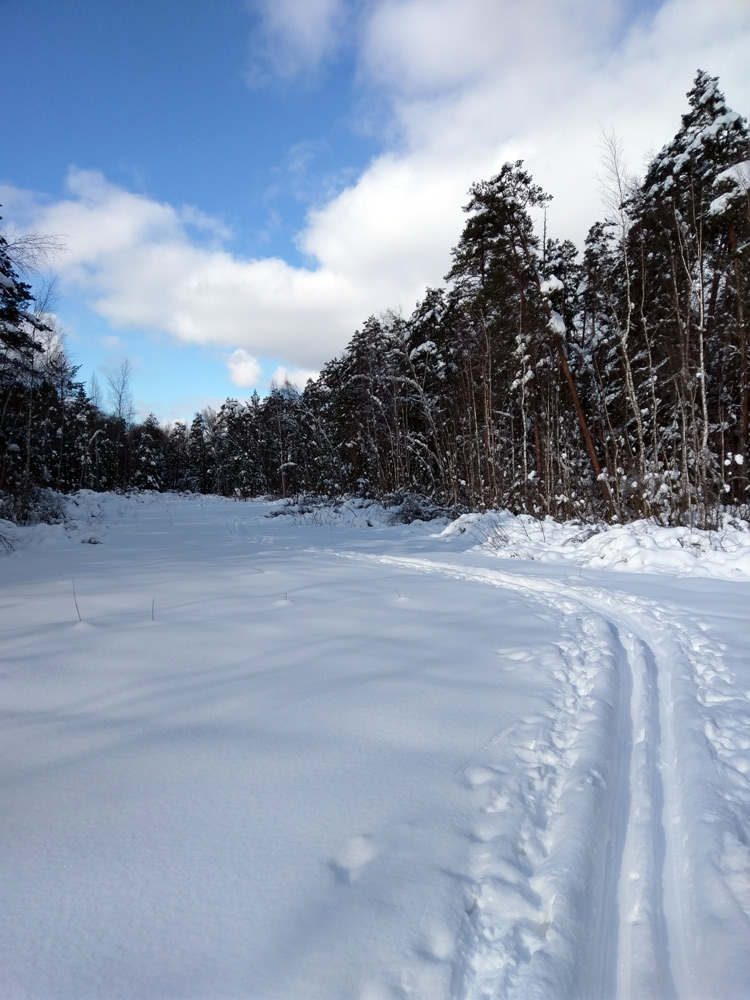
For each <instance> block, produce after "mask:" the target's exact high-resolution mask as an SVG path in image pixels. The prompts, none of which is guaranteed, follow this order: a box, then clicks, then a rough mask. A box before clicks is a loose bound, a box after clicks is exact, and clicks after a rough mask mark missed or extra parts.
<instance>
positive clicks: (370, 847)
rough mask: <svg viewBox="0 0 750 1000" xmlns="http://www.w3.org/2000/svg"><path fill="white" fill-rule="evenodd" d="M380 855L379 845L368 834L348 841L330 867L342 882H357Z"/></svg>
mask: <svg viewBox="0 0 750 1000" xmlns="http://www.w3.org/2000/svg"><path fill="white" fill-rule="evenodd" d="M379 854H380V846H379V844H377V843H376V841H374V840H373V838H372V837H368V836H367V834H360V835H359V836H357V837H352V838H351V839H350V840H347V841H346V843H345V844H344V845H343V846H342V847H341V849H340V850H339V852H338V854H337V855H336V856H335V857H334V859H333V860H332V861H331V863H330V866H331V868H332V869H333V872H334V874H335V875H336V878H337V879H338V880H339V881H340V882H355V881H356V880H357V879H358V878H359V876H360V875H361V874H362V871H363V869H364V868H366V866H367V865H369V863H370V862H371V861H372V860H373V859H374V858H376V857H377V856H378V855H379Z"/></svg>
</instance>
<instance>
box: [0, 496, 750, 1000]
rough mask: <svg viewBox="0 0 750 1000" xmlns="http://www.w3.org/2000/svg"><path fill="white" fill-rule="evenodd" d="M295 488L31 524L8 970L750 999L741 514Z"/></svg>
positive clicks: (368, 989)
mask: <svg viewBox="0 0 750 1000" xmlns="http://www.w3.org/2000/svg"><path fill="white" fill-rule="evenodd" d="M280 510H283V508H281V507H279V506H278V505H277V506H274V505H272V504H264V503H260V502H249V503H235V502H231V501H228V500H220V499H215V498H206V497H176V496H157V495H153V496H151V495H143V496H140V497H130V498H126V497H118V496H113V495H95V494H91V493H84V494H79V495H78V497H77V501H76V504H75V505H74V504H72V503H71V506H70V520H69V522H68V524H67V525H66V526H56V527H50V526H42V525H40V526H37V527H34V528H29V529H16V528H12V527H11V526H8V525H5V529H7V534H8V535H9V536H10V537H11V539H12V540H13V542H14V545H15V550H14V551H13V552H11V553H10V554H8V555H3V556H1V557H0V584H1V587H0V690H1V691H2V697H1V698H0V706H1V707H2V725H1V726H0V773H1V775H2V789H1V791H0V873H1V874H0V900H1V901H2V905H1V906H0V997H2V998H3V1000H42V998H43V1000H48V998H49V1000H118V998H123V1000H139V998H154V1000H166V998H170V1000H182V998H207V1000H214V998H216V1000H219V998H222V1000H224V998H249V1000H447V998H453V1000H505V998H516V1000H556V998H569V1000H613V998H616V1000H625V998H628V1000H675V998H679V1000H746V998H748V997H750V846H749V845H750V628H749V627H748V618H749V617H750V533H748V532H747V531H743V530H741V526H737V527H735V528H729V527H728V528H726V529H725V530H724V531H723V532H717V533H712V534H710V535H703V534H701V533H699V532H685V531H683V532H679V531H666V530H663V529H655V528H652V527H648V526H646V525H636V526H634V527H631V528H620V529H614V530H612V531H607V532H600V533H597V534H593V535H592V534H590V532H589V531H587V530H584V529H582V528H581V527H580V526H578V527H571V526H564V527H563V526H555V525H552V524H551V523H550V522H547V523H545V524H544V525H538V524H535V523H534V522H531V521H529V520H525V519H513V518H510V517H508V516H504V515H487V516H485V517H483V518H479V517H465V518H462V519H460V520H459V521H457V522H454V523H453V524H451V525H447V524H445V523H439V522H433V523H431V524H424V523H421V522H417V523H415V524H412V525H408V526H406V525H398V526H393V525H389V524H387V522H386V517H385V514H384V513H383V512H382V511H381V510H379V509H377V508H374V507H373V508H365V507H355V506H353V505H350V506H349V507H347V508H343V509H342V510H341V511H340V512H339V513H336V512H333V511H330V510H328V511H317V512H310V513H308V514H305V515H293V514H289V513H286V514H281V515H279V516H271V515H273V514H277V513H278V512H279V511H280ZM0 529H2V526H0ZM511 557H512V558H511ZM79 615H80V620H79Z"/></svg>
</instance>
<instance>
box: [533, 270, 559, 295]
mask: <svg viewBox="0 0 750 1000" xmlns="http://www.w3.org/2000/svg"><path fill="white" fill-rule="evenodd" d="M564 289H565V285H563V283H562V281H560V279H559V278H558V277H556V276H555V275H554V274H553V275H552V276H551V277H550V278H547V280H546V281H543V282H542V283H541V284H540V286H539V291H540V292H541V293H542V295H544V296H550V295H552V294H553V293H554V292H562V291H563V290H564Z"/></svg>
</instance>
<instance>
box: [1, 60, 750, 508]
mask: <svg viewBox="0 0 750 1000" xmlns="http://www.w3.org/2000/svg"><path fill="white" fill-rule="evenodd" d="M687 96H688V110H687V111H686V113H685V114H684V115H683V116H682V124H681V127H680V129H679V131H678V132H677V134H676V135H675V136H674V138H673V139H672V140H671V141H670V142H669V143H667V145H665V146H664V148H663V149H662V150H661V151H660V152H659V153H658V154H657V155H656V156H655V157H654V158H653V160H652V161H651V163H650V164H649V165H648V168H647V169H646V172H645V176H644V178H643V179H642V180H641V181H635V180H632V179H630V178H629V177H628V176H627V175H626V174H625V171H624V169H623V166H622V162H621V156H620V151H619V149H618V146H617V142H616V140H615V139H609V140H608V141H607V158H608V165H607V174H608V189H609V202H610V204H609V205H608V211H607V217H606V218H605V219H604V221H601V222H597V223H595V224H594V225H593V226H592V227H591V229H590V231H589V233H588V236H587V238H586V241H585V244H584V246H583V250H582V252H580V253H579V251H578V250H577V248H576V247H575V246H574V245H573V243H572V242H570V241H568V240H555V239H548V238H546V235H545V226H544V212H545V207H546V205H547V203H548V202H549V200H550V198H549V196H548V195H547V194H546V193H545V192H544V191H542V190H541V188H540V187H539V186H538V185H537V184H535V182H534V180H533V178H532V177H531V176H530V174H529V173H528V172H527V171H526V170H525V169H524V165H523V163H522V162H521V161H518V162H516V163H508V164H505V165H504V166H503V167H502V169H501V170H500V172H499V173H498V174H497V175H496V176H494V177H493V178H491V179H490V180H487V181H480V182H478V183H476V184H474V185H473V186H472V187H471V189H470V192H469V201H468V203H467V205H466V206H465V212H466V222H465V225H464V228H463V232H462V233H461V236H460V238H459V241H458V243H457V244H456V246H455V247H454V248H453V251H452V266H451V269H450V271H449V273H448V274H447V275H446V277H445V284H444V286H442V287H439V288H432V289H428V290H427V291H426V292H425V294H424V297H423V299H422V301H421V302H420V303H419V304H418V305H417V307H416V309H415V310H414V312H413V313H412V315H411V316H409V317H404V316H401V315H399V314H396V313H388V312H386V313H384V314H383V315H381V316H378V317H370V318H369V319H368V320H367V321H366V322H365V323H364V324H363V325H362V327H361V329H360V330H358V331H357V332H356V333H355V334H354V336H353V337H352V339H351V341H350V343H349V345H348V346H347V348H346V349H345V350H344V351H343V353H342V354H341V355H340V356H338V357H337V358H334V359H333V360H331V361H329V362H328V363H327V364H326V365H325V366H324V367H323V370H322V371H321V373H320V375H319V377H318V378H317V379H316V380H314V381H310V382H308V384H307V385H306V386H305V388H304V389H302V390H299V389H297V388H295V387H294V386H291V385H289V384H285V385H282V386H277V387H275V388H273V389H272V391H271V392H270V394H269V395H268V396H267V397H265V398H260V397H259V396H258V395H257V393H256V394H254V395H253V396H252V398H250V399H249V400H246V401H243V402H240V401H238V400H227V401H226V402H225V403H224V405H223V406H221V407H220V409H219V410H218V411H214V410H210V409H207V410H204V411H203V412H202V413H200V414H197V415H196V416H195V419H194V420H193V421H192V424H191V425H190V426H187V425H186V424H183V423H177V424H175V425H173V426H171V427H163V426H161V425H160V424H159V422H158V420H157V419H156V417H154V416H153V415H150V416H149V417H148V419H146V420H145V421H143V422H140V423H137V422H134V421H133V420H132V413H131V412H128V411H127V406H124V405H123V398H122V397H123V391H122V390H126V389H127V382H126V381H125V385H123V384H122V382H123V377H126V376H127V372H125V373H123V372H121V373H120V375H121V378H120V383H119V388H120V390H121V391H120V394H119V404H118V403H117V400H118V393H117V388H118V382H117V380H116V379H115V380H114V381H111V384H110V386H109V389H110V394H109V395H110V401H112V400H114V401H115V403H116V404H117V405H114V406H110V408H109V411H106V410H105V408H104V407H103V406H102V405H101V402H100V400H98V399H97V398H92V393H91V392H90V391H89V393H87V392H86V390H85V388H84V386H83V384H82V383H80V382H78V381H76V374H77V371H76V368H75V366H73V365H71V364H70V362H69V361H68V359H67V357H66V355H65V352H64V349H63V348H62V346H61V343H60V341H59V339H55V338H54V337H52V338H50V335H49V334H50V331H49V330H48V328H47V327H46V326H45V322H44V314H43V313H40V311H39V310H37V311H36V312H35V311H34V310H33V308H32V305H33V300H32V298H31V290H30V288H29V286H28V285H26V284H25V283H24V282H23V281H21V280H20V279H19V278H18V266H17V265H18V260H17V257H14V248H13V247H12V246H11V245H10V244H9V243H8V241H7V240H5V239H3V238H2V237H0V303H1V304H0V347H1V353H0V389H1V391H2V397H1V399H2V402H1V410H0V446H1V447H2V455H3V458H2V467H1V468H0V490H2V494H3V496H4V498H5V500H4V502H5V509H6V511H7V510H9V509H11V508H13V507H14V505H15V507H17V508H18V509H19V510H21V509H22V508H23V506H24V503H26V504H28V497H29V496H31V495H32V494H33V492H34V491H35V490H38V489H39V488H40V487H53V488H55V489H58V490H62V491H70V490H75V489H79V488H82V487H84V488H90V489H95V490H103V489H119V488H133V487H136V488H144V489H157V490H193V491H199V492H204V493H219V494H224V495H227V496H232V495H236V496H243V497H247V496H254V495H261V494H264V495H272V496H279V497H288V496H296V495H299V494H303V493H307V494H317V495H325V496H336V495H341V494H351V493H357V494H360V495H367V496H373V497H382V496H385V495H388V494H398V493H403V492H404V491H409V492H412V493H416V494H420V495H422V496H425V497H428V498H430V499H431V500H432V501H433V502H434V503H436V504H438V505H441V506H443V507H448V508H451V509H453V510H467V509H485V508H494V507H502V508H508V509H510V510H513V511H515V512H525V513H530V514H533V515H535V516H544V515H552V516H554V517H556V518H561V519H568V518H574V517H575V518H582V519H587V520H591V519H601V518H606V519H611V520H620V521H627V520H632V519H634V518H638V517H656V518H659V519H660V520H661V521H662V522H663V523H698V524H703V525H711V524H712V523H715V522H716V520H717V518H718V517H719V516H720V515H721V513H722V511H723V510H726V509H728V508H729V509H731V510H733V511H735V512H737V513H739V514H740V515H741V516H745V517H747V516H748V512H749V511H750V506H749V505H750V479H749V478H748V473H749V471H750V470H749V469H748V461H750V456H749V455H748V421H749V410H750V376H749V374H748V358H749V352H750V346H749V344H748V323H749V322H750V133H749V131H748V123H747V120H746V119H745V118H743V117H742V116H741V115H739V114H737V113H736V112H733V111H732V110H731V109H730V108H729V107H728V106H727V104H726V101H725V98H724V95H723V94H722V93H721V91H720V89H719V86H718V80H717V79H716V78H714V77H711V76H710V75H709V74H707V73H705V72H702V71H700V72H698V74H697V76H696V78H695V81H694V84H693V87H692V89H691V90H690V91H689V93H688V95H687ZM540 230H541V231H540ZM93 395H94V396H95V395H96V394H93ZM126 395H127V393H126V392H125V396H126ZM6 516H7V513H6Z"/></svg>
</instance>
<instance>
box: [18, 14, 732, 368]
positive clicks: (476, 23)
mask: <svg viewBox="0 0 750 1000" xmlns="http://www.w3.org/2000/svg"><path fill="white" fill-rule="evenodd" d="M349 9H350V11H353V10H356V11H358V12H359V16H360V22H359V34H358V35H357V38H358V39H359V43H358V44H359V49H358V58H359V67H360V70H359V73H360V87H361V88H362V90H363V92H367V91H368V89H369V91H370V92H373V93H376V94H377V96H378V98H379V99H380V100H385V102H386V105H387V107H388V108H389V109H390V112H389V113H390V126H391V131H390V133H389V134H390V135H391V137H396V138H395V139H393V142H392V143H391V146H390V148H389V149H388V150H387V151H386V152H384V153H383V154H382V155H381V156H379V157H377V158H376V159H375V160H374V161H373V162H372V163H371V164H370V165H369V166H368V168H367V169H366V170H365V171H364V172H363V173H362V175H361V176H360V177H359V178H358V179H357V180H356V182H355V183H353V184H351V185H349V186H348V187H347V188H345V189H344V190H343V191H342V192H340V193H339V194H337V195H336V196H335V197H333V198H331V199H330V200H329V201H328V202H327V203H326V204H323V205H322V206H320V207H316V208H315V209H314V210H311V211H310V213H309V216H308V219H307V225H306V227H305V228H304V230H303V231H302V232H301V233H300V234H299V237H298V243H299V247H300V249H301V250H302V251H303V252H304V253H305V254H306V255H308V258H309V259H310V261H311V262H312V263H311V266H310V268H301V267H295V266H292V265H290V264H288V263H286V262H285V261H283V260H280V259H277V258H266V259H258V260H243V259H239V258H238V257H236V256H233V255H232V254H230V253H229V252H227V251H226V250H223V249H222V248H221V240H222V239H223V237H224V236H225V235H226V233H225V232H224V230H223V227H222V225H221V223H220V222H218V221H217V220H213V219H210V218H207V217H205V216H204V215H203V214H202V213H200V212H198V210H195V209H190V208H185V207H182V208H176V207H173V206H170V205H167V204H161V203H158V202H155V201H153V200H151V199H148V198H146V197H144V196H142V195H136V194H133V193H131V192H129V191H126V190H124V189H123V188H121V187H118V186H116V185H114V184H111V183H109V182H108V181H107V180H106V179H105V178H104V177H102V176H101V175H100V174H98V173H95V172H91V171H72V172H71V175H70V178H69V197H68V198H66V199H65V200H63V201H60V202H57V203H55V204H51V205H50V204H44V203H43V202H39V201H35V199H34V198H33V196H31V195H30V194H29V193H28V192H13V191H10V192H8V191H6V192H5V193H3V192H2V191H0V200H2V201H3V202H4V203H5V204H6V205H8V206H9V207H11V208H18V210H19V211H21V210H25V211H26V212H27V213H29V212H31V214H32V215H33V218H31V220H30V221H31V224H32V226H33V227H34V228H37V229H39V230H41V231H46V232H53V233H61V234H65V235H66V238H67V242H68V246H69V252H68V253H67V254H66V255H65V256H64V257H63V258H62V259H61V260H60V262H59V269H60V272H61V275H62V277H63V280H64V282H66V283H67V285H68V287H70V286H76V287H79V288H81V289H83V290H84V291H85V293H86V294H87V296H88V299H89V301H90V302H91V303H92V304H93V307H94V308H95V309H96V310H97V311H98V312H99V314H100V315H101V316H103V317H105V318H106V319H107V320H108V321H109V323H110V324H111V326H112V327H113V328H116V329H127V328H128V327H134V328H144V329H151V330H160V331H165V332H167V333H169V334H172V335H173V336H174V337H176V338H178V339H180V340H183V341H187V342H194V343H202V344H208V343H214V344H216V345H218V346H220V347H223V348H224V349H227V350H228V351H230V352H231V351H234V352H235V353H234V354H233V355H231V357H232V358H234V363H235V368H234V369H232V368H231V365H230V371H234V372H236V376H237V378H239V379H248V380H249V375H250V373H251V371H252V370H253V368H252V366H253V364H255V363H256V359H257V363H258V364H260V363H261V362H263V361H264V360H268V359H275V361H277V362H282V363H283V364H284V365H286V366H288V367H289V369H290V370H291V369H295V368H296V369H299V370H301V371H302V372H307V371H312V370H315V369H319V368H320V367H321V366H322V365H323V364H324V363H325V361H327V360H329V359H330V358H331V357H333V356H334V355H335V354H337V353H339V352H340V351H341V350H342V349H343V348H344V346H345V345H346V343H347V341H348V340H349V338H350V337H351V335H352V333H353V332H354V330H355V329H356V328H357V326H359V325H360V324H361V323H362V322H363V321H364V320H365V319H366V318H367V316H368V315H370V314H371V313H377V312H380V311H382V310H385V309H387V308H391V307H393V308H398V307H402V308H403V310H404V311H405V312H406V313H408V312H410V311H411V309H412V308H413V306H414V304H415V302H416V301H417V299H418V298H419V297H420V296H421V295H422V293H423V291H424V289H425V287H426V286H427V285H435V284H439V283H440V282H441V280H442V276H443V275H444V274H445V272H446V271H447V270H448V267H449V266H450V247H451V246H452V245H453V244H455V243H456V241H457V239H458V237H459V235H460V232H461V227H462V218H463V217H462V213H461V205H462V204H463V203H464V202H465V200H466V192H467V189H468V187H469V185H470V183H471V182H472V181H475V180H479V179H481V178H485V177H489V176H491V175H492V174H494V173H496V172H497V171H498V170H499V169H500V167H501V166H502V164H503V162H505V161H507V160H514V159H517V158H524V159H525V160H526V164H527V167H528V168H529V169H530V171H531V173H532V174H533V176H534V178H535V180H536V181H537V182H538V183H540V184H541V185H542V186H543V187H544V188H545V189H546V190H547V191H548V192H549V193H550V194H552V195H553V196H554V200H553V202H552V205H551V207H550V211H549V231H550V232H551V234H552V235H558V236H568V235H569V236H571V237H572V238H573V239H574V240H576V241H577V242H578V243H579V244H580V243H581V241H582V239H583V237H584V235H585V232H586V230H587V229H588V227H589V225H590V224H591V223H592V222H593V221H595V220H596V219H597V218H600V217H601V215H602V212H603V209H602V207H601V205H600V203H599V193H598V186H599V185H598V180H597V173H598V172H599V170H600V166H599V163H598V149H599V143H600V133H601V130H602V129H604V130H608V129H610V128H612V127H614V128H615V130H616V131H617V133H618V135H619V136H620V137H621V139H622V140H623V142H624V145H625V149H626V152H627V154H628V156H629V159H630V161H631V165H632V166H634V167H636V168H640V166H641V160H642V157H643V155H644V154H645V152H646V151H647V150H649V149H658V148H659V147H660V146H661V145H663V144H664V143H665V142H667V141H668V140H669V139H670V138H671V136H672V135H673V134H674V132H675V131H676V130H677V128H678V127H679V123H680V114H681V113H683V111H684V110H685V107H686V101H685V92H686V91H687V90H688V89H689V88H690V86H691V84H692V80H693V77H694V74H695V71H696V69H698V68H699V67H700V68H702V69H705V70H707V71H708V72H710V73H712V74H714V75H719V77H720V82H721V86H722V89H723V90H724V91H725V93H726V95H727V99H728V101H729V103H730V105H732V106H733V107H734V108H735V109H736V110H738V111H740V112H744V113H747V112H748V111H750V75H748V74H747V71H746V65H747V52H748V51H750V7H749V6H748V5H747V4H746V3H745V2H744V0H713V2H712V3H711V4H707V3H706V2H705V0H667V2H665V3H663V4H662V5H661V6H658V7H657V6H656V5H651V6H647V7H645V8H644V6H643V4H640V5H636V6H633V7H632V9H630V8H629V6H628V4H626V3H623V2H621V0H502V2H499V0H463V2H462V3H461V4H458V3H456V2H454V0H371V2H370V3H368V4H361V5H358V4H350V5H349ZM262 10H263V12H264V13H263V16H264V18H265V22H264V23H265V24H266V35H265V36H264V37H265V38H266V41H268V39H271V38H275V39H276V42H275V43H274V44H277V45H278V46H279V48H278V50H274V51H278V52H279V53H280V52H282V50H283V52H286V53H287V56H285V58H287V57H288V58H289V60H290V62H289V67H292V68H293V66H297V68H298V69H300V68H304V67H307V68H308V69H309V68H310V67H312V66H313V65H317V63H318V62H319V61H320V60H321V59H324V58H326V56H327V54H328V53H330V52H331V51H332V50H333V48H334V47H335V46H336V45H337V44H339V41H340V34H339V33H340V30H341V23H342V20H341V19H342V18H343V16H344V13H343V12H344V4H343V2H339V0H336V2H334V0H315V2H310V3H308V2H304V3H303V2H302V0H298V2H292V0H283V2H279V3H273V4H272V3H271V2H270V0H269V2H268V3H267V4H265V5H264V6H263V8H262ZM305 19H307V20H305ZM304 24H309V25H310V26H311V27H310V30H311V32H312V34H311V36H310V40H309V41H303V40H302V36H301V34H300V32H301V31H302V25H304ZM269 44H270V42H269ZM279 59H281V56H279ZM294 60H296V62H295V61H294ZM282 63H283V60H282V62H280V63H279V65H280V66H282ZM282 68H283V66H282ZM295 71H296V70H295ZM290 72H291V70H290ZM300 149H302V147H300ZM19 206H20V207H19ZM233 377H234V375H233ZM237 378H235V382H236V384H240V383H238V382H237ZM294 380H295V381H296V380H297V379H296V378H295V379H294ZM243 384H248V383H243ZM303 384H304V382H303Z"/></svg>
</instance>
